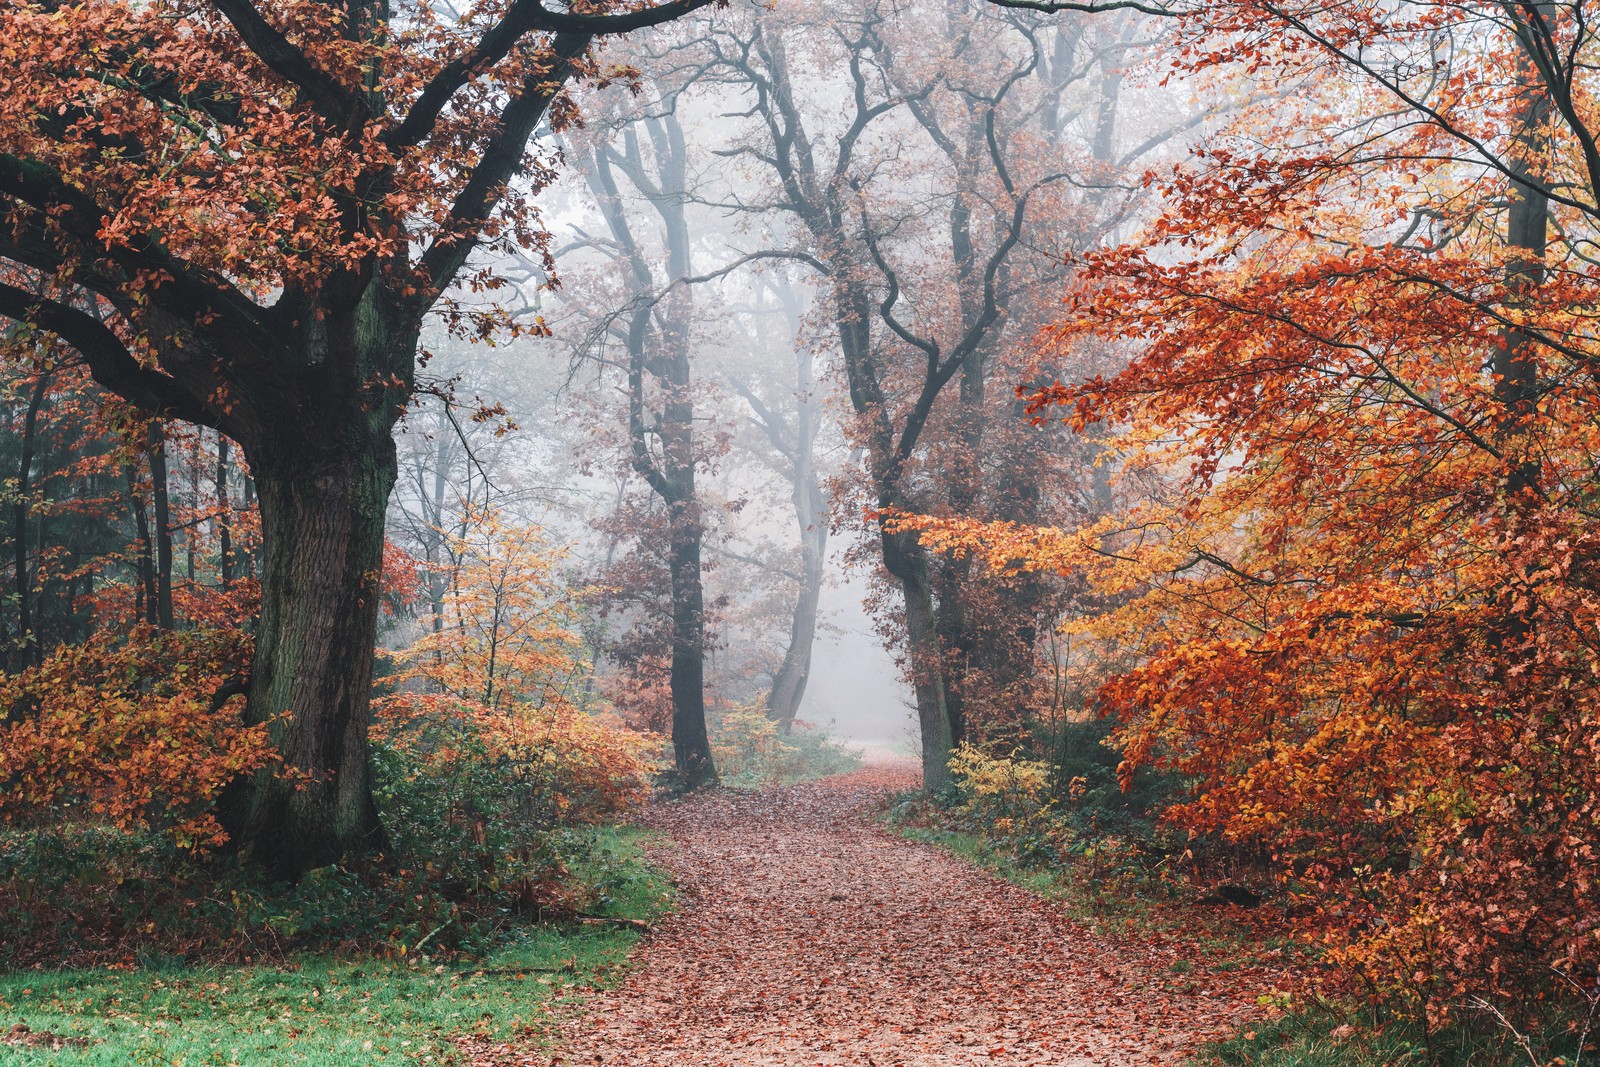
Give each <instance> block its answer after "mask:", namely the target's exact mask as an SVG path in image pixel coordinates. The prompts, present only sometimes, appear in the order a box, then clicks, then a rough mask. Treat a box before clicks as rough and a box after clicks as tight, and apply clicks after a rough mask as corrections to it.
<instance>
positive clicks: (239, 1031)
mask: <svg viewBox="0 0 1600 1067" xmlns="http://www.w3.org/2000/svg"><path fill="white" fill-rule="evenodd" d="M642 842H643V835H642V834H640V833H638V832H636V831H631V830H614V831H605V832H604V833H603V834H602V836H601V840H600V842H599V843H598V845H597V847H596V849H595V850H594V852H593V853H592V854H591V856H590V857H589V858H588V859H587V860H586V864H588V865H589V866H591V867H592V869H591V870H587V871H581V872H578V873H580V874H581V875H584V876H586V877H588V878H590V879H591V881H592V883H593V884H595V885H596V886H597V887H598V888H599V890H600V899H599V904H600V907H599V909H598V910H599V911H600V913H602V914H606V915H611V916H616V917H628V918H645V919H648V918H651V917H653V916H654V915H656V914H658V913H659V912H660V911H662V910H663V909H664V908H666V907H667V906H668V905H669V904H670V900H671V887H670V885H669V884H668V883H667V881H666V879H665V877H664V876H663V875H662V874H661V873H660V872H657V871H655V870H654V869H652V868H650V867H649V866H648V865H646V864H645V863H644V860H643V855H642V852H641V851H640V846H641V844H642ZM638 936H639V935H638V934H637V932H635V931H634V930H632V929H627V928H623V927H620V926H618V927H613V926H608V925H605V924H585V925H581V926H565V925H548V926H529V927H524V928H522V929H520V930H517V931H516V932H515V933H514V934H512V935H511V936H510V937H509V938H508V939H507V940H506V942H505V943H504V944H503V945H501V946H500V947H499V948H498V949H497V950H496V951H494V952H492V953H489V954H488V955H486V956H484V957H482V958H480V959H476V960H472V961H470V962H463V961H461V960H459V959H453V960H441V961H435V960H431V959H429V958H428V957H427V956H426V955H417V954H416V953H415V952H414V951H413V953H411V954H409V955H406V956H397V957H391V958H378V957H367V958H339V957H333V956H326V955H308V956H303V957H296V958H293V959H291V960H290V961H289V962H288V964H287V965H284V966H272V967H261V966H243V967H209V966H191V965H181V964H180V965H174V966H170V967H155V968H145V969H139V970H127V971H123V970H109V969H99V970H88V971H25V972H17V973H12V974H0V1065H4V1067H13V1065H15V1067H44V1065H47V1064H48V1065H51V1067H54V1065H61V1067H113V1065H115V1067H124V1065H128V1064H164V1065H182V1067H199V1065H202V1064H240V1065H248V1064H274V1065H276V1064H295V1065H307V1067H324V1065H325V1067H379V1065H390V1064H396V1065H398V1064H419V1063H421V1064H426V1063H434V1064H448V1063H452V1062H455V1059H456V1057H455V1053H454V1045H453V1041H452V1039H453V1038H454V1037H456V1036H459V1035H482V1036H485V1037H489V1038H494V1039H510V1038H512V1037H515V1036H517V1035H519V1034H523V1033H526V1032H528V1031H530V1030H536V1029H537V1028H538V1026H539V1024H540V1022H541V1021H542V1020H543V1019H545V1018H546V1017H547V1014H548V1011H549V1008H550V1007H551V1005H552V1004H553V1003H554V1002H557V1001H559V1000H561V999H562V998H564V997H569V996H573V995H575V994H576V993H577V992H578V991H579V990H581V989H584V988H587V987H592V986H595V985H604V984H606V983H607V982H609V981H612V980H613V979H614V977H615V976H616V975H618V974H619V973H620V968H621V965H622V963H623V960H624V958H625V956H626V955H627V952H628V950H629V949H630V948H631V947H632V945H633V943H634V941H635V940H636V939H637V938H638ZM423 951H424V953H425V952H426V949H424V950H423ZM23 1028H26V1029H23Z"/></svg>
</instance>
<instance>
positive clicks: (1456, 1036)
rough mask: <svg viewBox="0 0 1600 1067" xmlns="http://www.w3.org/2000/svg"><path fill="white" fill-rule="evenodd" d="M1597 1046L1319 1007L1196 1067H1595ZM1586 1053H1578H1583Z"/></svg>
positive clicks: (1463, 1020) (1464, 1023)
mask: <svg viewBox="0 0 1600 1067" xmlns="http://www.w3.org/2000/svg"><path fill="white" fill-rule="evenodd" d="M1591 1042H1592V1038H1590V1037H1589V1036H1588V1035H1586V1034H1585V1033H1584V1032H1583V1031H1582V1029H1581V1027H1580V1028H1572V1029H1569V1028H1568V1027H1566V1026H1564V1025H1561V1023H1560V1021H1559V1020H1557V1021H1555V1022H1554V1023H1553V1024H1552V1025H1551V1026H1549V1027H1547V1029H1546V1032H1545V1033H1543V1034H1540V1035H1528V1034H1523V1033H1519V1032H1514V1031H1511V1030H1509V1029H1507V1028H1506V1027H1505V1026H1504V1025H1502V1024H1501V1023H1500V1022H1499V1021H1498V1020H1496V1019H1494V1018H1492V1017H1488V1016H1462V1017H1459V1018H1457V1019H1455V1020H1454V1021H1453V1022H1452V1023H1451V1024H1450V1025H1448V1026H1446V1027H1444V1028H1443V1029H1439V1030H1435V1031H1434V1032H1432V1033H1429V1032H1428V1031H1427V1030H1425V1029H1424V1028H1423V1027H1422V1026H1421V1025H1420V1024H1417V1023H1410V1022H1406V1021H1403V1020H1392V1019H1391V1020H1387V1021H1380V1022H1376V1023H1375V1022H1374V1021H1373V1020H1371V1019H1370V1018H1361V1017H1360V1016H1358V1015H1357V1014H1356V1013H1354V1012H1347V1011H1344V1010H1342V1009H1341V1008H1339V1007H1338V1006H1337V1005H1316V1006H1312V1007H1310V1008H1307V1009H1304V1010H1300V1011H1293V1012H1289V1013H1287V1014H1284V1015H1281V1016H1279V1017H1277V1018H1273V1019H1265V1020H1261V1021H1259V1022H1255V1023H1252V1024H1250V1025H1248V1026H1245V1027H1242V1028H1241V1029H1240V1030H1239V1032H1238V1033H1236V1034H1234V1035H1233V1036H1232V1037H1230V1038H1228V1039H1226V1040H1223V1041H1217V1042H1213V1043H1212V1044H1209V1045H1206V1046H1205V1047H1204V1048H1202V1049H1201V1050H1200V1051H1199V1052H1198V1053H1196V1054H1195V1055H1194V1056H1193V1057H1192V1058H1191V1059H1190V1061H1189V1063H1190V1065H1191V1067H1511V1065H1519V1067H1545V1065H1547V1064H1548V1065H1563V1064H1564V1065H1571V1064H1574V1063H1579V1062H1583V1063H1587V1062H1591V1057H1593V1055H1594V1052H1595V1049H1594V1047H1593V1044H1592V1043H1591ZM1580 1045H1584V1046H1586V1049H1585V1051H1583V1052H1582V1053H1581V1056H1582V1058H1581V1059H1580V1049H1579V1046H1580Z"/></svg>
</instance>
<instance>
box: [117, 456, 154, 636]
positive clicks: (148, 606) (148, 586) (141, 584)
mask: <svg viewBox="0 0 1600 1067" xmlns="http://www.w3.org/2000/svg"><path fill="white" fill-rule="evenodd" d="M122 476H123V477H124V478H125V479H126V480H127V483H128V510H129V511H131V512H133V529H134V536H135V538H136V539H137V542H138V546H139V560H138V572H139V575H138V578H139V580H138V582H137V584H135V586H134V594H133V604H134V615H136V616H137V617H138V618H141V619H143V620H144V621H145V622H147V623H149V624H150V625H151V626H154V625H156V564H155V558H154V556H153V554H152V553H153V550H154V546H153V545H152V544H151V541H150V516H149V513H148V512H147V511H146V510H145V506H144V496H143V494H141V493H140V492H139V476H138V474H137V473H136V472H135V471H134V469H133V465H132V464H130V463H124V464H123V465H122Z"/></svg>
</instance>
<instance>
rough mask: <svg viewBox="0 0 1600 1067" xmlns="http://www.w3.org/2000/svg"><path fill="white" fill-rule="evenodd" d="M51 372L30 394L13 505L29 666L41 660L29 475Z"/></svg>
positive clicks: (22, 639) (22, 644)
mask: <svg viewBox="0 0 1600 1067" xmlns="http://www.w3.org/2000/svg"><path fill="white" fill-rule="evenodd" d="M50 377H51V376H50V373H49V372H46V371H40V372H39V376H38V377H37V378H36V379H35V380H34V383H33V392H32V393H30V394H29V396H28V414H27V417H26V418H25V419H24V421H23V424H22V455H21V457H20V458H18V460H17V502H16V504H15V505H14V508H13V515H12V518H13V523H12V541H11V543H12V548H13V549H14V550H15V551H14V557H13V560H12V564H13V568H14V574H13V580H14V581H15V583H16V589H17V647H16V658H17V662H18V664H19V665H20V666H23V667H28V666H31V665H33V664H35V663H37V662H38V652H39V642H38V641H37V640H36V639H35V637H34V634H33V614H32V611H31V608H32V606H33V576H32V574H31V572H30V568H29V567H28V493H29V490H30V488H31V486H30V485H29V481H28V480H29V477H30V476H31V475H32V473H33V441H34V432H35V429H36V428H37V426H38V424H39V408H40V407H42V406H43V404H44V394H45V392H46V390H48V389H49V386H50Z"/></svg>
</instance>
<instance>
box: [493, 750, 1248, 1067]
mask: <svg viewBox="0 0 1600 1067" xmlns="http://www.w3.org/2000/svg"><path fill="white" fill-rule="evenodd" d="M916 780H917V779H916V769H915V767H914V766H913V765H911V764H909V763H902V764H898V765H878V766H872V767H868V768H866V769H864V770H862V771H860V772H857V773H855V774H850V775H842V776H839V777H836V778H831V779H825V780H822V781H818V782H809V783H805V784H802V785H797V786H792V787H787V788H781V789H771V790H764V791H761V792H755V793H746V792H732V791H722V792H717V793H713V794H709V795H706V796H701V797H695V798H692V799H690V800H688V801H685V802H682V803H675V804H664V805H659V806H657V807H656V808H654V809H653V810H652V811H651V813H650V815H649V817H648V818H647V819H646V820H645V821H646V823H647V825H649V826H651V827H653V828H655V829H657V830H660V831H662V832H663V833H664V834H666V835H667V837H668V839H669V842H670V843H663V844H661V845H659V846H655V847H654V848H653V850H652V856H651V858H652V859H653V860H654V861H655V862H657V863H660V864H662V865H663V866H665V867H666V868H668V869H669V870H670V871H671V872H672V874H673V876H674V878H675V879H676V880H677V882H678V884H679V886H680V887H681V890H682V899H681V908H680V910H679V911H678V912H677V913H675V914H673V915H672V916H670V917H668V918H667V919H665V920H664V921H663V922H662V923H661V925H660V928H659V929H658V930H657V932H656V933H655V934H654V935H652V936H651V937H650V938H649V939H647V940H646V941H645V942H643V943H642V945H641V947H640V948H639V950H638V951H637V952H636V954H635V957H634V960H633V969H632V970H631V972H630V973H629V976H628V977H627V978H626V979H625V980H624V981H623V983H622V984H621V985H620V986H619V987H618V988H616V989H614V990H611V991H609V992H604V993H599V994H596V995H594V996H592V997H590V998H588V999H587V1000H585V1001H584V1002H582V1004H581V1005H580V1006H579V1007H578V1008H577V1009H576V1010H575V1011H574V1013H573V1015H572V1017H570V1018H569V1019H568V1020H566V1022H565V1023H564V1025H563V1028H562V1033H561V1035H560V1036H561V1040H560V1042H559V1043H558V1046H559V1047H560V1049H561V1051H559V1052H557V1053H555V1054H554V1056H553V1058H551V1056H552V1054H551V1053H550V1052H548V1051H547V1052H544V1053H542V1054H540V1055H539V1056H538V1057H537V1058H534V1059H522V1060H520V1061H518V1060H515V1059H512V1060H507V1061H504V1062H507V1063H516V1062H523V1063H539V1064H550V1063H553V1064H563V1065H578V1064H612V1065H617V1067H669V1065H670V1067H680V1065H681V1067H814V1065H816V1067H820V1065H830V1067H831V1065H845V1064H849V1065H875V1067H895V1065H898V1067H935V1065H937V1067H967V1065H973V1064H984V1065H1006V1067H1015V1065H1024V1064H1026V1065H1040V1067H1042V1065H1088V1064H1095V1065H1113V1064H1115V1065H1122V1064H1158V1063H1174V1062H1176V1061H1178V1060H1179V1059H1181V1057H1182V1055H1183V1053H1184V1052H1185V1051H1187V1049H1189V1048H1191V1047H1192V1046H1193V1045H1194V1044H1195V1042H1196V1041H1197V1040H1199V1039H1200V1038H1201V1037H1203V1036H1205V1035H1207V1034H1211V1033H1214V1032H1217V1031H1219V1030H1222V1029H1225V1028H1227V1027H1228V1026H1229V1025H1230V1024H1233V1023H1236V1022H1237V1021H1239V1020H1240V1019H1241V1018H1243V1017H1245V1016H1246V1015H1247V1014H1248V1012H1249V1008H1248V1007H1246V1006H1245V1003H1244V1002H1243V1000H1242V998H1239V997H1237V996H1229V995H1228V994H1227V993H1226V992H1224V991H1221V990H1216V989H1203V988H1200V987H1198V986H1195V985H1193V984H1192V983H1191V984H1189V985H1187V986H1185V987H1182V991H1178V990H1177V989H1175V988H1174V987H1175V986H1178V985H1180V984H1181V983H1180V982H1179V980H1178V979H1177V976H1176V975H1175V974H1174V972H1173V969H1172V964H1173V962H1174V959H1175V958H1176V951H1177V950H1176V949H1172V948H1163V947H1160V946H1154V945H1141V944H1134V943H1128V942H1126V941H1112V940H1110V939H1107V938H1102V937H1097V936H1095V935H1094V934H1092V933H1090V932H1089V931H1087V930H1085V929H1084V928H1083V927H1082V926H1080V925H1079V924H1077V923H1075V922H1073V921H1072V920H1071V919H1069V918H1068V917H1067V916H1066V915H1065V914H1064V912H1063V911H1062V909H1061V907H1060V906H1059V905H1057V904H1053V903H1050V902H1048V901H1045V900H1042V899H1040V898H1039V897H1037V896H1035V895H1033V894H1032V893H1029V892H1027V891H1025V890H1023V889H1020V888H1017V887H1015V886H1012V885H1010V884H1008V883H1006V882H1003V881H1001V880H999V879H997V878H995V877H993V876H992V875H990V874H988V873H986V872H984V871H982V870H980V869H978V868H976V867H974V866H972V865H971V864H969V863H967V862H965V861H963V860H960V859H957V858H954V857H952V856H950V855H949V854H948V853H946V852H944V851H942V850H940V849H937V848H934V847H931V846H926V845H918V844H914V843H911V842H908V841H905V840H903V839H901V838H898V837H895V836H893V835H891V834H889V833H886V832H885V831H884V830H883V829H881V828H880V827H878V826H877V825H875V824H874V823H873V821H872V818H871V810H872V809H873V808H874V806H875V805H877V804H878V803H880V802H881V801H882V799H883V798H884V797H885V796H886V795H887V794H888V793H890V792H891V791H895V790H902V789H906V788H910V787H911V786H913V785H914V784H915V782H916ZM1196 977H1198V976H1196ZM522 1055H523V1056H527V1055H528V1053H522Z"/></svg>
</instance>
